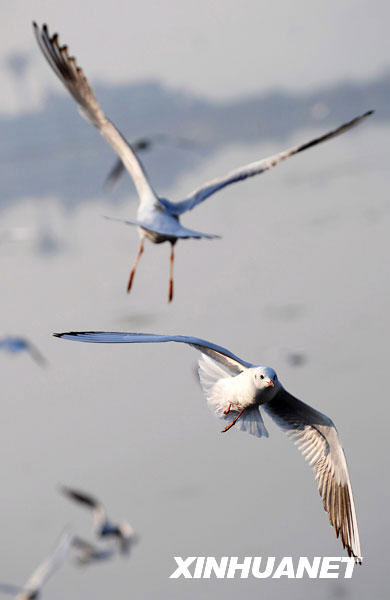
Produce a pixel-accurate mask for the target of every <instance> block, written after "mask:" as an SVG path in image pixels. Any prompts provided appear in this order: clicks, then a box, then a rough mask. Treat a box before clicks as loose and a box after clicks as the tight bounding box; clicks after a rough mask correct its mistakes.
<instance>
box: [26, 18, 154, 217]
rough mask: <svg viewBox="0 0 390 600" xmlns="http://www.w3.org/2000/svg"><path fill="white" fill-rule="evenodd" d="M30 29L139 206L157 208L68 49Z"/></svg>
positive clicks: (127, 149) (136, 162)
mask: <svg viewBox="0 0 390 600" xmlns="http://www.w3.org/2000/svg"><path fill="white" fill-rule="evenodd" d="M33 27H34V32H35V37H36V39H37V42H38V44H39V47H40V49H41V50H42V53H43V55H44V56H45V58H46V60H47V62H48V63H49V65H50V66H51V68H52V69H53V71H54V73H55V74H56V75H57V77H58V78H59V79H60V81H61V82H62V83H63V84H64V86H65V87H66V89H67V90H68V92H69V93H70V95H71V96H72V97H73V99H74V100H75V101H76V102H77V104H78V105H79V107H80V109H81V112H82V114H83V115H84V116H85V117H86V118H87V120H88V121H90V122H91V123H92V124H93V125H95V127H97V129H98V130H99V131H100V133H101V134H102V136H103V137H104V139H105V140H106V141H107V142H108V143H109V144H110V146H111V147H112V148H113V149H114V151H115V152H116V153H117V154H118V156H119V157H120V159H121V161H122V162H123V164H124V165H125V167H126V169H127V170H128V172H129V173H130V175H131V177H132V179H133V181H134V184H135V187H136V189H137V192H138V195H139V197H140V200H141V204H142V203H143V204H146V203H153V204H155V205H158V204H159V201H158V198H157V196H156V194H155V193H154V190H153V188H152V187H151V185H150V183H149V181H148V179H147V177H146V174H145V171H144V169H143V167H142V164H141V162H140V161H139V160H138V158H137V156H136V154H135V152H134V151H133V149H132V147H131V146H130V144H129V143H128V142H127V141H126V140H125V138H124V137H123V136H122V134H121V133H120V132H119V131H118V129H116V127H115V126H114V125H113V124H112V123H111V121H109V120H108V119H107V117H106V116H105V114H104V112H103V110H102V108H101V106H100V104H99V103H98V101H97V100H96V98H95V95H94V93H93V91H92V88H91V87H90V85H89V83H88V81H87V79H86V77H85V75H84V73H83V71H82V69H81V68H80V67H78V66H77V64H76V60H75V58H74V57H70V56H69V54H68V48H67V46H60V45H59V42H58V34H56V33H55V34H54V35H52V36H50V34H49V30H48V27H47V25H43V26H42V27H38V25H37V24H36V23H33Z"/></svg>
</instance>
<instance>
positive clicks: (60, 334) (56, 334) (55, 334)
mask: <svg viewBox="0 0 390 600" xmlns="http://www.w3.org/2000/svg"><path fill="white" fill-rule="evenodd" d="M53 335H54V337H59V338H60V337H62V336H63V335H64V334H63V333H53Z"/></svg>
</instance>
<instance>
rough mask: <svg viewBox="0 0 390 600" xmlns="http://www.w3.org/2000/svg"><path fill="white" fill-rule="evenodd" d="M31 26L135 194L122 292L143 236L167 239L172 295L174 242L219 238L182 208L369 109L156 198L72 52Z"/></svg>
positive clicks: (336, 132) (331, 134) (318, 140)
mask: <svg viewBox="0 0 390 600" xmlns="http://www.w3.org/2000/svg"><path fill="white" fill-rule="evenodd" d="M34 31H35V35H36V38H37V41H38V44H39V46H40V48H41V50H42V52H43V54H44V56H45V58H46V59H47V61H48V63H49V65H50V66H51V68H52V69H53V71H54V72H55V74H56V75H57V76H58V78H59V79H60V81H61V82H62V83H63V85H64V86H65V87H66V88H67V90H68V91H69V93H70V94H71V96H72V97H73V99H74V100H75V101H76V102H77V104H78V105H79V107H80V110H81V112H82V114H83V115H84V116H85V117H86V118H87V120H88V121H90V122H91V123H92V124H93V125H94V126H95V127H97V129H98V130H99V131H100V133H101V134H102V136H103V137H104V138H105V140H106V141H107V142H108V143H109V144H110V145H111V147H112V148H113V149H114V151H115V152H116V153H117V154H118V156H119V158H120V159H121V161H122V163H123V165H124V166H125V168H126V169H127V171H128V172H129V174H130V176H131V177H132V179H133V182H134V185H135V187H136V190H137V193H138V196H139V206H138V211H137V218H136V219H133V220H131V219H126V220H124V222H125V223H126V224H128V225H135V226H137V227H138V231H139V234H140V238H141V243H140V247H139V251H138V254H137V257H136V260H135V262H134V265H133V268H132V270H131V273H130V278H129V282H128V286H127V291H128V292H129V291H130V289H131V285H132V282H133V278H134V274H135V271H136V268H137V266H138V262H139V259H140V257H141V255H142V253H143V250H144V240H145V238H146V239H149V240H150V241H151V242H153V243H155V244H160V243H163V242H169V243H170V244H171V257H170V276H169V300H172V298H173V261H174V254H173V247H174V245H175V243H176V242H177V240H179V239H188V238H194V239H201V238H215V237H218V236H216V235H212V234H206V233H201V232H199V231H194V230H192V229H187V228H186V227H183V226H182V225H181V224H180V220H179V219H180V217H181V215H183V214H184V213H186V212H188V211H190V210H192V209H193V208H195V206H197V205H198V204H200V203H201V202H203V201H204V200H206V199H207V198H209V197H210V196H211V195H213V194H215V193H216V192H218V191H219V190H221V189H223V188H224V187H226V186H228V185H230V184H232V183H235V182H238V181H242V180H244V179H247V178H248V177H253V176H254V175H259V174H261V173H264V172H265V171H268V170H269V169H271V168H273V167H274V166H276V165H277V164H279V163H280V162H281V161H283V160H284V159H286V158H289V157H290V156H293V155H294V154H297V153H299V152H302V151H304V150H306V149H308V148H311V147H312V146H315V145H316V144H319V143H321V142H324V141H326V140H328V139H330V138H332V137H335V136H337V135H339V134H341V133H344V132H345V131H347V130H348V129H350V128H351V127H354V126H355V125H357V124H358V123H360V122H361V121H362V120H363V119H365V118H366V117H367V116H368V115H369V114H371V113H372V111H369V112H367V113H365V114H364V115H361V116H359V117H357V118H355V119H353V120H352V121H349V122H348V123H344V124H343V125H341V126H340V127H338V128H337V129H335V130H333V131H330V132H328V133H326V134H325V135H322V136H320V137H318V138H316V139H314V140H311V141H309V142H307V143H305V144H302V145H300V146H296V147H294V148H291V149H289V150H285V151H283V152H279V153H278V154H275V155H272V156H269V157H267V158H265V159H262V160H258V161H256V162H253V163H250V164H248V165H245V166H243V167H240V168H239V169H236V170H234V171H231V172H230V173H228V174H227V175H225V176H223V177H220V178H217V179H214V180H212V181H209V182H207V183H206V184H204V185H202V186H201V187H200V188H198V189H196V190H194V191H193V192H192V193H191V194H189V195H188V196H187V197H186V198H185V199H184V200H183V201H181V202H171V201H169V200H166V199H164V198H160V197H159V196H158V195H157V194H156V192H155V191H154V189H153V187H152V185H151V183H150V182H149V180H148V178H147V175H146V173H145V170H144V168H143V166H142V164H141V162H140V160H139V159H138V157H137V155H136V154H135V152H134V149H133V148H132V147H131V145H130V144H129V143H128V142H127V141H126V140H125V138H124V137H123V136H122V135H121V133H120V132H119V131H118V129H116V127H115V126H114V125H113V123H111V121H109V119H108V118H107V117H106V115H105V114H104V112H103V110H102V108H101V107H100V105H99V103H98V101H97V100H96V98H95V96H94V93H93V91H92V89H91V87H90V85H89V83H88V81H87V79H86V77H85V76H84V73H83V71H82V69H81V68H80V67H78V66H77V64H76V61H75V59H74V58H73V57H70V56H69V54H68V49H67V47H66V46H62V47H60V46H59V43H58V35H57V34H54V35H53V36H51V37H50V35H49V31H48V29H47V26H46V25H43V27H42V28H39V27H38V25H36V23H34Z"/></svg>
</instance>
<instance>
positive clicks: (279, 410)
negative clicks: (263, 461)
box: [54, 331, 361, 563]
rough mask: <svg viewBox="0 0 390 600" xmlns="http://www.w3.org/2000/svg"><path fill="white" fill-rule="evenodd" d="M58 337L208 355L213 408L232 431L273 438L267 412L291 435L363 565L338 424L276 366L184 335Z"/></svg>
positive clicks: (205, 383)
mask: <svg viewBox="0 0 390 600" xmlns="http://www.w3.org/2000/svg"><path fill="white" fill-rule="evenodd" d="M54 335H55V336H56V337H60V338H64V339H68V340H74V341H80V342H96V343H107V344H111V343H119V344H121V343H129V344H133V343H153V342H181V343H185V344H189V345H190V346H193V347H194V348H196V349H197V350H199V351H200V352H201V354H202V356H201V358H200V360H199V379H200V383H201V386H202V389H203V392H204V394H205V396H206V399H207V403H208V405H209V408H210V409H211V410H212V411H213V412H214V413H215V414H216V416H217V417H219V418H220V419H222V421H223V422H224V425H225V427H224V429H223V430H222V431H223V432H226V431H229V430H230V429H232V428H235V429H239V430H241V431H246V432H247V433H250V434H252V435H254V436H257V437H268V431H267V429H266V427H265V424H264V421H263V417H262V411H264V412H265V413H266V414H267V415H268V416H269V417H271V419H272V420H273V421H274V422H275V423H276V424H277V425H278V426H279V427H280V428H281V429H282V430H283V431H285V432H286V433H287V435H289V436H290V437H291V438H292V439H293V440H294V441H295V443H296V444H297V446H298V448H299V449H300V450H301V452H302V454H303V456H304V457H305V459H306V460H308V461H309V464H310V465H311V466H312V468H313V470H314V473H315V478H316V480H317V485H318V489H319V492H320V495H321V498H322V501H323V505H324V509H325V510H326V511H327V513H328V515H329V519H330V522H331V524H332V525H333V527H334V529H335V532H336V536H337V537H339V536H340V538H341V542H342V545H343V548H346V550H347V552H348V555H349V556H353V557H354V558H355V561H356V562H359V563H361V552H360V542H359V531H358V525H357V518H356V512H355V504H354V500H353V495H352V488H351V483H350V480H349V474H348V468H347V463H346V460H345V455H344V451H343V448H342V446H341V442H340V439H339V436H338V433H337V430H336V427H335V425H334V423H333V421H332V420H331V419H330V418H329V417H327V416H326V415H324V414H323V413H321V412H319V411H318V410H316V409H314V408H312V407H311V406H309V405H308V404H305V403H304V402H302V401H301V400H298V399H297V398H295V397H294V396H292V395H291V394H290V393H289V392H288V391H287V390H285V389H284V387H283V385H282V384H281V382H280V381H279V378H278V376H277V374H276V372H275V371H274V369H272V368H271V367H266V366H259V365H255V364H252V363H250V362H247V361H244V360H242V359H240V358H238V357H237V356H235V355H234V354H233V353H232V352H230V351H229V350H227V349H226V348H223V347H221V346H217V345H216V344H213V343H211V342H207V341H205V340H202V339H199V338H196V337H191V336H183V335H156V334H148V333H121V332H94V331H86V332H69V333H55V334H54Z"/></svg>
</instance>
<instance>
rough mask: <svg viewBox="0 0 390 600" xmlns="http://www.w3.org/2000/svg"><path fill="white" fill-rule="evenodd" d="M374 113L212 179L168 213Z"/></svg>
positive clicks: (188, 206)
mask: <svg viewBox="0 0 390 600" xmlns="http://www.w3.org/2000/svg"><path fill="white" fill-rule="evenodd" d="M373 112H374V111H373V110H370V111H368V112H366V113H364V114H363V115H360V116H359V117H356V118H355V119H352V121H349V122H348V123H344V124H343V125H341V126H340V127H337V129H333V130H332V131H329V132H328V133H325V134H324V135H321V136H320V137H318V138H315V139H313V140H311V141H310V142H306V143H305V144H301V145H300V146H295V147H294V148H290V149H289V150H284V151H283V152H279V153H278V154H274V155H272V156H268V157H267V158H263V159H262V160H258V161H256V162H253V163H250V164H249V165H245V166H244V167H240V168H239V169H235V170H234V171H231V172H230V173H228V174H227V175H225V176H224V177H219V178H218V179H213V180H212V181H209V182H208V183H206V184H204V185H202V187H200V188H198V189H197V190H195V191H194V192H192V194H190V195H189V196H188V197H187V198H186V199H185V200H183V201H182V202H176V203H175V202H172V203H170V211H171V213H172V214H176V215H181V214H182V213H184V212H186V211H188V210H191V209H193V208H194V207H195V206H197V205H198V204H200V203H201V202H203V200H206V198H208V197H209V196H211V195H212V194H215V192H218V191H219V190H222V189H223V188H224V187H226V186H227V185H230V184H231V183H236V182H237V181H243V180H244V179H247V178H248V177H254V175H260V174H261V173H264V172H265V171H269V169H272V168H273V167H276V165H278V164H279V163H280V162H281V161H282V160H285V159H286V158H289V157H290V156H294V154H298V153H299V152H303V151H304V150H307V149H308V148H311V147H312V146H316V145H317V144H321V143H322V142H325V141H326V140H330V139H331V138H333V137H336V136H337V135H340V134H341V133H344V132H345V131H348V130H349V129H351V128H352V127H355V126H356V125H358V123H360V122H361V121H363V120H364V119H366V118H367V117H368V116H369V115H371V114H372V113H373Z"/></svg>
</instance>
